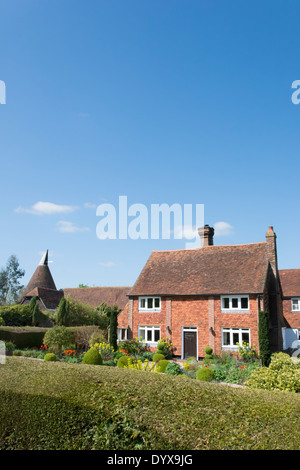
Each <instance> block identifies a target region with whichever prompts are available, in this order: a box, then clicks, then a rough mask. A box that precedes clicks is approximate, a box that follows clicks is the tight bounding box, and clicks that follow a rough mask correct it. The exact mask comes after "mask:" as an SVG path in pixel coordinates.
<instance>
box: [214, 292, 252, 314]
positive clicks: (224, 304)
mask: <svg viewBox="0 0 300 470" xmlns="http://www.w3.org/2000/svg"><path fill="white" fill-rule="evenodd" d="M221 311H222V312H249V296H248V295H232V296H227V295H226V296H225V295H224V296H222V297H221Z"/></svg>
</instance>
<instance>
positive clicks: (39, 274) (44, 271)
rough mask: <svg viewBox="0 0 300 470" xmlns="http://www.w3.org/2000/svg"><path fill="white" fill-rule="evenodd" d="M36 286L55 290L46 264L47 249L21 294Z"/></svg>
mask: <svg viewBox="0 0 300 470" xmlns="http://www.w3.org/2000/svg"><path fill="white" fill-rule="evenodd" d="M36 287H43V288H45V289H54V290H56V285H55V283H54V280H53V277H52V274H51V272H50V269H49V266H48V250H47V251H46V252H45V253H44V254H43V256H42V259H41V261H40V263H39V265H38V267H37V268H36V270H35V272H34V274H33V276H32V278H31V279H30V281H29V283H28V285H27V286H26V288H25V290H24V292H23V294H22V296H23V297H24V296H25V295H26V294H27V293H29V292H30V291H32V290H33V289H35V288H36Z"/></svg>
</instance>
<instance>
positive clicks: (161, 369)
mask: <svg viewBox="0 0 300 470" xmlns="http://www.w3.org/2000/svg"><path fill="white" fill-rule="evenodd" d="M168 364H169V361H168V360H167V359H161V360H160V361H159V362H158V364H157V370H158V372H162V373H164V372H165V370H166V368H167V366H168Z"/></svg>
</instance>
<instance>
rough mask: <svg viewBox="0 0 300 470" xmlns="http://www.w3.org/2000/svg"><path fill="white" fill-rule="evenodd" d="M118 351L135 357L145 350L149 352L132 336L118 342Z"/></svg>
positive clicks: (146, 347)
mask: <svg viewBox="0 0 300 470" xmlns="http://www.w3.org/2000/svg"><path fill="white" fill-rule="evenodd" d="M119 351H123V353H125V354H129V355H131V356H135V357H136V356H138V355H142V354H144V353H145V352H149V348H148V346H146V345H145V344H144V343H142V342H141V341H140V340H139V339H138V338H134V339H128V340H126V341H121V342H119Z"/></svg>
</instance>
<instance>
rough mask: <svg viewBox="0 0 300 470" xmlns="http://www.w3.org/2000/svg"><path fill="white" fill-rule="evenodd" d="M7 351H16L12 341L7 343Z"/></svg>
mask: <svg viewBox="0 0 300 470" xmlns="http://www.w3.org/2000/svg"><path fill="white" fill-rule="evenodd" d="M5 349H6V351H13V350H14V349H16V345H15V343H13V342H12V341H5Z"/></svg>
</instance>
